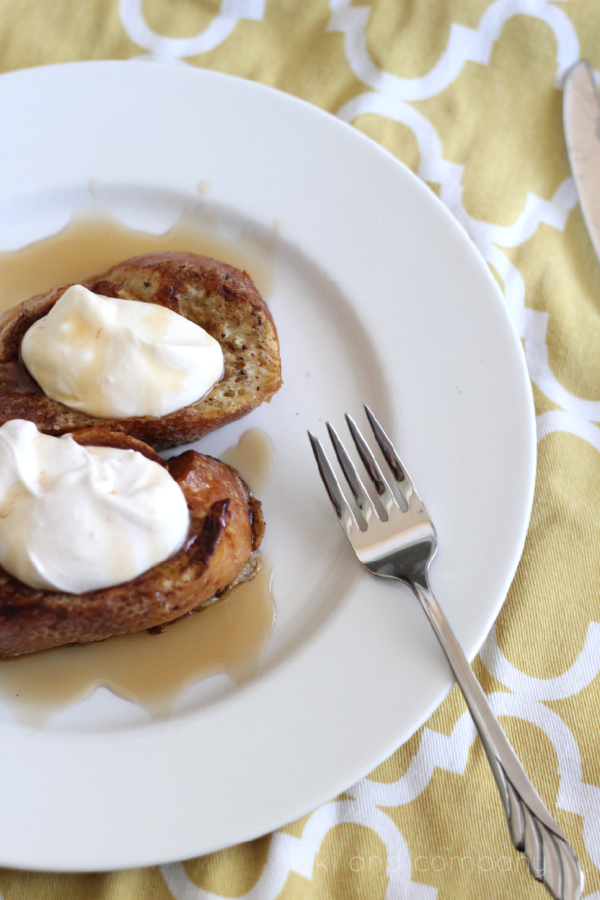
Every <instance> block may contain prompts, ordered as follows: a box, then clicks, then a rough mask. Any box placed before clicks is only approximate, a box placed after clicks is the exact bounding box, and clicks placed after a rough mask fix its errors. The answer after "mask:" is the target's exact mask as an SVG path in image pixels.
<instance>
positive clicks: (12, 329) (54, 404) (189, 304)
mask: <svg viewBox="0 0 600 900" xmlns="http://www.w3.org/2000/svg"><path fill="white" fill-rule="evenodd" d="M84 286H85V287H87V288H88V289H89V290H91V291H93V292H94V293H96V294H101V295H103V296H106V297H121V298H123V299H126V300H141V301H144V302H146V303H156V304H158V305H160V306H165V307H167V308H168V309H171V310H173V311H174V312H176V313H179V314H180V315H183V316H185V317H186V318H187V319H190V320H191V321H192V322H194V323H195V324H197V325H200V326H201V327H202V328H204V329H205V331H207V332H208V333H209V334H210V335H211V336H212V337H214V338H215V339H216V340H217V341H218V342H219V344H220V345H221V349H222V350H223V355H224V362H225V371H224V374H223V378H222V380H221V381H220V382H218V383H217V384H216V385H215V386H214V387H213V388H212V389H211V390H210V391H209V393H208V394H207V395H206V396H205V397H204V398H203V399H202V400H199V401H198V402H197V403H195V404H193V405H192V406H187V407H185V408H184V409H181V410H178V411H177V412H174V413H170V414H169V415H166V416H161V417H155V416H139V417H135V418H134V417H132V418H122V419H104V418H102V419H100V418H96V417H94V416H90V415H87V414H86V413H82V412H78V411H76V410H72V409H70V408H69V407H67V406H64V405H63V404H62V403H60V402H58V401H56V400H51V399H50V398H49V397H47V396H46V394H44V392H43V391H42V389H41V388H40V386H39V385H38V384H37V382H36V381H35V380H34V379H33V378H32V377H31V375H30V374H29V372H28V371H27V369H26V368H25V365H24V363H23V360H22V359H21V353H20V347H21V341H22V340H23V336H24V334H25V332H26V331H27V329H28V328H30V327H31V325H33V323H34V322H36V321H37V320H38V319H41V318H42V317H43V316H45V315H47V314H48V313H49V312H50V310H51V309H52V307H53V306H54V304H55V303H56V302H57V300H58V299H59V298H60V297H62V295H63V294H64V292H65V291H66V290H67V288H68V287H70V285H68V284H67V285H61V286H60V287H55V288H52V290H50V291H48V292H47V293H46V294H39V295H37V296H36V297H32V298H31V299H29V300H25V301H24V302H23V303H21V304H20V305H19V306H16V307H15V308H14V309H11V310H9V311H8V312H7V313H5V314H4V315H3V316H2V317H1V318H0V425H3V424H4V423H5V422H7V421H8V420H9V419H29V421H31V422H35V424H36V425H37V427H38V429H39V430H40V431H42V432H44V434H51V435H54V436H55V437H59V436H60V435H62V434H66V433H68V432H75V431H78V430H80V429H83V428H89V427H91V426H93V425H101V426H102V427H103V428H105V429H108V430H109V431H116V432H121V433H123V434H128V435H131V436H132V437H134V438H137V439H138V440H140V441H143V442H145V443H146V444H150V445H151V446H152V447H156V448H158V449H163V448H165V447H173V446H176V445H177V444H184V443H189V442H191V441H195V440H198V438H201V437H203V436H204V435H205V434H208V433H209V432H211V431H214V430H215V429H216V428H220V427H221V426H222V425H227V424H228V423H229V422H233V421H235V420H236V419H239V418H241V417H242V416H245V415H247V413H249V412H252V410H253V409H256V407H257V406H259V405H260V404H261V403H263V402H265V401H268V400H270V399H271V397H272V396H273V395H274V394H275V393H276V392H277V391H278V390H279V388H280V387H281V384H282V380H281V359H280V356H279V341H278V337H277V330H276V328H275V323H274V322H273V317H272V315H271V313H270V312H269V308H268V307H267V305H266V303H265V302H264V300H263V299H262V297H261V296H260V294H259V293H258V291H257V290H256V288H255V286H254V284H253V282H252V279H251V278H250V276H249V275H247V274H246V273H245V272H241V271H240V270H239V269H236V268H234V267H233V266H230V265H227V264H226V263H223V262H219V261H218V260H214V259H211V258H210V257H207V256H197V255H196V254H194V253H177V252H160V253H148V254H145V255H144V256H136V257H134V258H133V259H128V260H125V262H122V263H118V264H117V265H116V266H113V267H112V268H111V269H109V270H108V272H106V273H105V274H104V275H99V276H97V277H96V278H92V279H90V280H89V281H87V282H85V284H84Z"/></svg>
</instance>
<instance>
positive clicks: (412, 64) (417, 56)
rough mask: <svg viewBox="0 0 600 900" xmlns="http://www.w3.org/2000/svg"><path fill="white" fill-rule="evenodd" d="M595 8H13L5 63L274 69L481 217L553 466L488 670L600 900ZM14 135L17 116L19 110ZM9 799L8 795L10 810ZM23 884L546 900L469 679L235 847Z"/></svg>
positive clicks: (402, 1)
mask: <svg viewBox="0 0 600 900" xmlns="http://www.w3.org/2000/svg"><path fill="white" fill-rule="evenodd" d="M599 39H600V6H598V3H597V0H570V2H547V0H495V2H492V3H489V2H488V0H462V2H459V0H445V2H439V0H371V2H370V3H368V2H366V0H330V2H329V4H328V3H327V2H325V0H304V2H292V0H221V2H220V3H219V2H218V0H143V2H142V0H121V2H118V0H74V2H73V0H51V2H46V3H39V2H35V0H1V2H0V70H2V71H8V70H11V69H16V68H22V67H24V66H33V65H40V64H44V63H53V62H62V61H68V60H85V59H129V58H135V57H145V58H148V59H149V60H152V59H158V60H163V61H172V62H173V63H178V62H179V63H183V64H188V65H193V66H202V67H206V68H211V69H217V70H219V71H224V72H229V73H232V74H235V75H239V76H242V77H244V78H250V79H255V80H258V81H261V82H263V83H265V84H269V85H273V86H275V87H277V88H280V89H282V90H284V91H288V92H290V93H292V94H295V95H297V96H299V97H302V98H303V99H305V100H308V101H310V102H311V103H314V104H316V105H318V106H320V107H322V108H323V109H326V110H328V111H329V112H331V113H333V114H334V115H338V116H340V117H341V118H343V119H345V120H346V121H348V122H351V123H352V124H353V125H354V126H355V127H356V128H358V129H359V130H361V131H362V132H364V133H365V134H367V135H369V137H371V138H373V139H374V140H375V141H378V142H379V143H381V144H382V145H383V146H384V147H386V148H387V149H388V150H389V151H390V152H391V153H393V154H394V155H395V156H397V157H398V158H399V159H401V160H402V161H403V162H405V163H406V164H407V165H408V166H410V167H411V168H412V169H413V170H414V171H415V172H417V173H418V175H419V176H420V177H421V178H422V179H424V180H425V181H426V182H427V183H428V184H429V185H430V187H431V189H432V190H434V191H435V192H436V193H437V194H438V195H439V196H440V198H441V199H442V201H443V202H444V203H445V204H446V205H447V206H448V207H449V209H450V210H451V211H452V213H453V214H454V215H455V216H456V217H457V218H458V220H459V221H460V222H461V223H462V225H463V226H464V227H465V229H466V230H467V231H468V233H469V234H470V236H471V237H472V239H473V241H474V242H475V244H476V245H477V247H478V248H479V250H480V251H481V253H482V254H483V255H484V257H485V259H486V260H487V261H488V263H489V265H490V267H491V269H492V271H493V272H494V275H495V276H496V278H497V279H498V282H499V284H500V286H501V288H502V290H503V292H504V295H505V297H506V303H507V307H508V309H509V311H510V314H511V316H512V317H513V319H514V321H515V323H516V326H517V328H518V330H519V333H520V335H521V337H522V339H523V345H524V348H525V353H526V356H527V362H528V366H529V371H530V374H531V379H532V382H533V392H534V397H535V404H536V413H537V421H538V439H539V444H538V453H539V469H538V481H537V490H536V496H535V503H534V508H533V516H532V520H531V526H530V529H529V536H528V539H527V544H526V547H525V553H524V555H523V559H522V562H521V564H520V567H519V570H518V573H517V576H516V578H515V581H514V584H513V586H512V588H511V591H510V594H509V597H508V600H507V602H506V604H505V606H504V608H503V610H502V613H501V615H500V618H499V620H498V623H497V625H496V627H495V628H494V630H493V631H492V633H491V635H490V636H489V638H488V640H487V642H486V644H485V647H484V650H483V651H482V653H481V654H480V657H479V658H478V659H477V661H476V663H475V670H476V672H477V675H478V676H479V678H480V680H481V682H482V684H483V686H484V688H485V690H486V691H487V692H488V693H489V694H490V695H491V699H492V703H493V705H494V708H495V710H496V711H497V713H498V714H500V715H502V717H503V718H502V722H503V724H504V726H505V727H506V729H507V731H508V734H509V737H510V738H511V740H512V741H513V743H514V746H515V748H516V750H517V752H518V753H519V755H520V757H521V758H522V760H523V761H524V763H525V765H526V767H527V769H528V770H529V772H530V774H531V776H532V778H533V780H534V782H535V784H536V786H537V787H538V789H539V791H540V793H541V795H542V797H543V798H544V800H545V801H546V803H547V804H548V806H549V808H550V810H551V811H552V812H553V813H554V814H555V816H556V818H557V820H558V822H559V824H560V825H561V827H562V828H563V830H564V831H565V833H566V834H567V836H568V837H569V839H570V840H571V842H572V844H573V846H574V848H575V850H576V852H577V854H578V856H579V859H580V860H581V862H582V865H583V868H584V870H585V872H586V876H587V882H586V892H587V895H588V896H594V897H597V898H600V871H599V867H600V759H599V749H598V740H597V729H598V724H599V722H600V713H599V711H598V707H599V703H600V678H599V677H598V672H599V671H600V624H598V623H599V622H600V430H599V429H598V426H597V424H596V423H600V399H599V398H600V263H598V261H597V260H596V258H595V256H594V253H593V250H592V247H591V244H590V242H589V239H588V237H587V234H586V231H585V228H584V225H583V221H582V217H581V212H580V209H579V205H578V203H577V199H576V196H575V191H574V187H573V183H572V180H571V178H570V171H569V165H568V161H567V154H566V150H565V145H564V140H563V137H562V120H561V100H562V91H561V84H562V79H563V77H564V74H565V72H566V71H567V70H568V68H569V67H570V66H571V65H572V64H573V63H575V62H576V61H577V60H578V59H579V58H587V59H588V60H590V61H591V63H592V65H594V66H596V67H598V68H600V40H599ZM0 129H1V123H0ZM0 814H1V803H0ZM0 894H1V896H2V898H4V900H17V898H27V900H31V898H57V900H58V898H61V900H63V898H64V900H71V898H79V897H86V898H87V897H89V898H123V900H133V898H144V900H146V898H151V900H155V898H156V900H162V898H165V900H169V898H176V900H196V898H197V900H205V898H213V897H247V898H250V897H251V898H252V900H263V898H264V900H274V898H275V897H280V898H285V900H292V898H294V900H308V898H315V897H319V898H321V897H331V898H344V900H345V898H352V897H356V898H363V897H364V898H383V897H388V898H411V900H412V898H414V900H434V898H436V897H438V898H439V900H448V898H457V900H458V898H461V900H463V898H464V900H467V898H481V897H486V898H488V900H491V898H503V900H507V898H515V900H516V898H519V900H521V898H530V897H531V898H534V897H538V898H542V897H545V896H547V895H546V893H545V890H544V888H542V887H541V886H540V885H538V884H536V883H535V882H534V881H533V879H532V878H531V877H530V876H529V875H528V874H527V872H526V867H525V861H524V860H523V859H522V858H521V857H520V855H519V854H517V853H516V852H514V851H513V848H512V845H511V843H510V840H509V837H508V832H507V828H506V824H505V821H504V816H503V813H502V810H501V807H500V803H499V801H498V799H497V796H496V789H495V786H494V782H493V780H492V778H491V776H490V773H489V769H488V764H487V761H486V759H485V756H484V753H483V750H482V748H481V745H480V743H479V741H478V739H477V740H476V739H475V735H474V730H473V727H472V725H471V723H470V720H469V718H468V715H467V713H466V712H465V705H464V702H463V701H462V699H461V697H460V695H459V693H458V691H457V690H456V689H455V690H454V691H453V692H452V693H451V695H450V696H449V698H448V699H447V700H446V702H445V703H444V704H443V705H442V706H441V707H440V709H439V710H438V711H437V712H436V713H435V714H434V715H433V716H432V717H431V719H430V720H429V722H428V723H427V724H426V726H425V727H423V728H421V729H420V730H419V731H418V732H417V734H415V735H414V737H413V738H412V739H411V740H410V741H408V743H407V744H406V745H404V746H403V747H401V748H400V749H399V750H398V751H397V752H396V753H395V754H394V755H393V756H392V757H391V758H390V759H389V760H387V762H385V763H384V764H383V765H382V766H380V767H379V768H378V769H377V770H376V771H375V772H373V773H372V775H371V776H369V778H367V779H364V780H363V781H362V782H360V783H359V784H357V785H356V786H355V787H354V788H353V789H352V790H351V791H349V792H348V793H347V794H345V795H344V796H342V797H340V798H338V799H337V800H336V801H334V802H332V803H329V804H325V806H323V807H321V808H320V809H318V810H316V811H315V812H314V813H313V814H311V815H309V816H306V817H305V818H304V819H302V820H300V821H298V822H294V823H292V824H290V825H288V826H286V827H285V828H283V829H281V831H280V832H278V833H277V834H276V835H274V836H266V837H263V838H260V839H259V840H256V841H253V842H251V843H249V844H245V845H242V846H238V847H233V848H231V849H229V850H225V851H223V852H221V853H216V854H212V855H211V856H207V857H202V858H200V859H196V860H192V861H189V862H185V863H176V864H171V865H169V866H164V867H162V868H160V869H159V868H154V869H147V870H136V871H128V872H118V873H114V874H107V875H93V874H92V875H44V874H39V873H32V874H29V873H23V872H16V871H10V870H0Z"/></svg>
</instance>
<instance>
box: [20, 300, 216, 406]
mask: <svg viewBox="0 0 600 900" xmlns="http://www.w3.org/2000/svg"><path fill="white" fill-rule="evenodd" d="M21 353H22V355H23V361H24V363H25V365H26V367H27V369H28V370H29V372H30V373H31V375H33V377H34V378H35V380H36V381H37V383H38V384H39V385H40V387H41V388H42V390H43V391H44V393H45V394H46V396H47V397H50V398H51V399H52V400H58V401H59V402H60V403H64V405H65V406H68V407H70V408H71V409H76V410H79V411H80V412H84V413H88V415H91V416H97V417H98V418H129V417H130V416H166V415H168V414H169V413H172V412H175V411H176V410H178V409H183V408H184V407H185V406H189V405H190V404H192V403H196V402H197V401H198V400H200V399H202V397H204V396H205V395H206V394H207V393H208V391H209V390H210V389H211V388H212V387H213V385H214V384H216V382H217V381H219V379H220V378H221V377H222V375H223V351H222V350H221V347H220V345H219V342H218V341H216V340H215V339H214V338H213V337H211V336H210V335H209V334H208V333H207V332H206V331H205V330H204V329H203V328H200V326H199V325H196V324H195V323H194V322H191V321H190V320H189V319H186V318H185V317H184V316H180V315H179V314H178V313H175V312H173V311H172V310H170V309H166V308H165V307H164V306H157V305H156V304H154V303H142V302H140V301H138V300H121V299H115V298H112V297H102V296H99V295H98V294H93V293H92V292H91V291H89V290H88V289H87V288H85V287H83V285H81V284H74V285H72V286H71V287H70V288H68V289H67V290H66V291H65V293H64V294H63V295H62V297H61V298H60V299H59V300H58V301H57V302H56V303H55V304H54V306H53V307H52V309H51V311H50V312H49V313H48V315H47V316H44V317H43V318H42V319H39V320H38V321H37V322H35V323H34V324H33V325H32V326H31V327H30V328H29V329H28V330H27V331H26V333H25V336H24V338H23V341H22V343H21Z"/></svg>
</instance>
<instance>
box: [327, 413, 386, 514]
mask: <svg viewBox="0 0 600 900" xmlns="http://www.w3.org/2000/svg"><path fill="white" fill-rule="evenodd" d="M325 424H326V425H327V431H328V432H329V437H330V438H331V443H332V444H333V449H334V450H335V455H336V456H337V458H338V462H339V464H340V466H341V468H342V472H343V473H344V475H345V477H346V481H347V482H348V484H349V485H350V490H351V491H352V493H353V494H354V499H355V500H356V505H357V506H358V508H359V509H360V511H361V513H362V517H363V519H364V520H365V523H366V524H367V525H368V524H369V520H370V518H371V515H372V514H373V512H375V507H374V506H373V504H372V502H371V498H370V497H369V495H368V494H367V492H366V490H365V486H364V484H363V483H362V481H361V480H360V476H359V474H358V472H357V471H356V469H355V467H354V463H353V462H352V460H351V459H350V457H349V456H348V454H347V452H346V448H345V447H344V445H343V444H342V442H341V440H340V439H339V437H338V435H337V432H336V430H335V428H334V427H333V425H331V424H330V423H329V422H326V423H325Z"/></svg>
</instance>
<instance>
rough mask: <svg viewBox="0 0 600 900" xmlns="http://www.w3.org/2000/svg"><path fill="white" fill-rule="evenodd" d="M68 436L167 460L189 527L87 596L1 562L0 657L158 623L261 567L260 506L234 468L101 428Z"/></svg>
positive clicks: (192, 607)
mask: <svg viewBox="0 0 600 900" xmlns="http://www.w3.org/2000/svg"><path fill="white" fill-rule="evenodd" d="M73 438H74V439H75V440H76V441H77V442H78V443H80V444H83V445H85V446H101V447H116V448H119V449H132V450H138V451H139V452H140V453H143V454H144V455H145V456H147V457H148V458H149V459H152V460H154V461H155V462H158V463H160V464H161V465H163V466H165V467H166V468H167V469H168V470H169V472H170V473H171V475H172V477H173V478H174V479H175V481H176V482H177V483H178V484H179V486H180V487H181V489H182V491H183V493H184V496H185V499H186V501H187V504H188V509H189V513H190V529H189V533H188V536H187V539H186V541H185V544H184V546H183V547H182V548H181V549H180V550H179V551H178V552H177V553H175V554H174V555H173V556H171V557H170V558H169V559H167V560H165V561H164V562H162V563H159V564H158V565H156V566H154V567H153V568H151V569H149V570H148V571H146V572H144V573H142V574H141V575H138V577H137V578H134V579H132V580H131V581H128V582H126V583H125V584H120V585H116V586H113V587H109V588H105V589H104V590H98V591H90V592H88V593H85V594H65V593H61V592H58V591H40V590H36V589H34V588H31V587H28V586H27V585H25V584H23V583H22V582H20V581H18V580H17V579H16V578H13V577H12V576H11V575H9V574H8V573H7V572H5V571H4V569H2V568H1V567H0V657H4V658H6V657H12V656H19V655H21V654H23V653H31V652H33V651H35V650H45V649H48V648H49V647H57V646H60V645H62V644H70V643H86V642H89V641H101V640H104V639H105V638H108V637H111V636H112V635H116V634H129V633H132V632H136V631H144V630H146V629H150V628H157V626H161V625H165V624H167V623H168V622H172V621H174V620H175V619H178V618H180V617H181V616H184V615H186V613H188V612H191V611H192V610H195V609H198V608H200V607H202V606H205V605H207V604H208V603H210V602H211V601H212V600H214V599H216V598H218V597H219V596H220V595H221V594H222V593H223V592H224V591H225V590H226V589H227V588H228V587H232V586H234V585H235V584H241V583H243V582H244V581H249V580H250V579H251V578H253V577H254V575H256V574H257V572H258V571H259V569H260V558H259V556H258V547H259V545H260V542H261V540H262V535H263V533H264V521H263V518H262V512H261V505H260V502H259V501H258V500H255V499H254V498H253V497H252V495H251V494H250V491H249V490H248V487H247V485H246V484H245V482H244V481H243V480H242V479H241V478H240V476H239V475H238V473H237V472H236V471H235V469H232V468H230V467H229V466H227V465H225V463H222V462H220V461H219V460H217V459H213V458H212V457H210V456H203V455H202V454H200V453H197V452H196V451H195V450H188V451H186V452H185V453H182V454H180V455H179V456H176V457H173V458H172V459H170V460H169V461H168V462H165V461H164V460H162V459H161V457H160V456H158V454H157V453H156V452H155V451H154V450H152V448H151V447H149V446H147V445H146V444H143V443H142V442H141V441H138V440H136V439H135V438H132V437H130V436H128V435H124V434H115V433H111V432H109V431H107V430H106V429H104V428H100V427H93V428H89V429H86V430H82V431H79V432H77V433H76V434H74V435H73Z"/></svg>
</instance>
